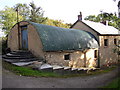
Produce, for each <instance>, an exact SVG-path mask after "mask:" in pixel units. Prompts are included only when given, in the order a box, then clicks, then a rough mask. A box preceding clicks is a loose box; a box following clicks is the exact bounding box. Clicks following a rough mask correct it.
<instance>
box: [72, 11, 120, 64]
mask: <svg viewBox="0 0 120 90" xmlns="http://www.w3.org/2000/svg"><path fill="white" fill-rule="evenodd" d="M71 28H74V29H80V30H84V31H87V32H90V33H92V34H93V35H94V36H95V37H96V39H97V41H98V43H99V49H98V52H99V53H98V56H99V59H98V62H99V64H100V66H106V65H110V64H113V63H117V62H118V59H119V55H118V54H117V53H115V50H116V49H118V47H117V46H118V45H120V31H119V30H118V29H116V28H114V27H112V26H108V24H107V21H104V22H102V23H97V22H92V21H85V20H82V13H80V15H78V20H77V21H76V22H75V23H74V24H73V25H72V27H71Z"/></svg>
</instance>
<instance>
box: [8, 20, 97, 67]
mask: <svg viewBox="0 0 120 90" xmlns="http://www.w3.org/2000/svg"><path fill="white" fill-rule="evenodd" d="M8 47H9V48H10V49H11V50H12V51H16V50H19V49H22V50H29V51H30V52H32V53H33V54H34V55H35V56H36V57H39V58H42V59H45V60H46V61H47V63H50V64H58V65H65V66H71V67H83V66H89V64H90V60H94V59H95V58H94V55H95V53H94V51H95V50H97V49H98V42H97V40H96V39H95V37H94V35H92V34H91V33H88V32H87V31H83V30H77V29H66V28H60V27H55V26H49V25H44V24H38V23H34V22H29V21H22V22H19V23H17V24H15V25H14V26H13V28H12V29H11V31H10V33H9V35H8ZM89 54H93V56H92V55H91V56H90V55H89ZM75 63H76V64H75ZM94 63H95V62H94ZM77 64H78V65H77Z"/></svg>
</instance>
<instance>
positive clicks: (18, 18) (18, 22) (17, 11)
mask: <svg viewBox="0 0 120 90" xmlns="http://www.w3.org/2000/svg"><path fill="white" fill-rule="evenodd" d="M16 12H17V23H18V50H20V28H19V26H20V25H19V16H18V7H17V9H16Z"/></svg>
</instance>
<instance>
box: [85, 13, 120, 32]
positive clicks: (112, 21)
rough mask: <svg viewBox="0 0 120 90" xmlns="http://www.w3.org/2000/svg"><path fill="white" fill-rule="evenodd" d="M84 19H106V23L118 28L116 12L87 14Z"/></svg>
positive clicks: (94, 20)
mask: <svg viewBox="0 0 120 90" xmlns="http://www.w3.org/2000/svg"><path fill="white" fill-rule="evenodd" d="M85 20H89V21H93V22H102V21H108V25H110V26H113V27H115V28H117V29H119V30H120V19H119V18H118V17H117V16H116V14H112V13H106V12H104V13H101V14H98V15H97V16H95V15H89V16H87V17H85Z"/></svg>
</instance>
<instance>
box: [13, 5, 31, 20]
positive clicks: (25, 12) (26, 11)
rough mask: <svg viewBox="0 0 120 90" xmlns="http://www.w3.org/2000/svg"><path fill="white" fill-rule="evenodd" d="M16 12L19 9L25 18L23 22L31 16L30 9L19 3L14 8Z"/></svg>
mask: <svg viewBox="0 0 120 90" xmlns="http://www.w3.org/2000/svg"><path fill="white" fill-rule="evenodd" d="M13 8H14V10H16V9H18V12H19V15H21V16H22V17H23V20H28V19H29V16H30V9H29V6H28V5H27V4H22V3H18V4H16V5H15V6H13Z"/></svg>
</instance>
